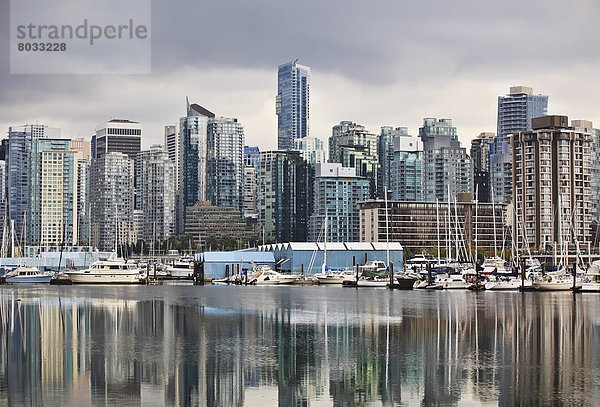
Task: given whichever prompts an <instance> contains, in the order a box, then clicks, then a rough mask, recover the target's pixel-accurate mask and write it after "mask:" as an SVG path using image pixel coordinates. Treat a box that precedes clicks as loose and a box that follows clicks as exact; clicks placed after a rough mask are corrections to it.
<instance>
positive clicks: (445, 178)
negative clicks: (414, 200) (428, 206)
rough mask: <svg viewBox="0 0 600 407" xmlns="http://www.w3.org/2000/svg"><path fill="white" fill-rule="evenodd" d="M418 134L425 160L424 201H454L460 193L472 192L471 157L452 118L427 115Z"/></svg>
mask: <svg viewBox="0 0 600 407" xmlns="http://www.w3.org/2000/svg"><path fill="white" fill-rule="evenodd" d="M419 137H420V138H421V141H422V142H423V156H424V160H425V171H424V184H423V185H424V188H423V194H424V197H423V198H424V200H425V201H432V202H433V201H435V200H438V201H441V202H443V201H448V199H450V201H452V200H454V198H455V197H456V196H457V195H458V194H459V193H465V192H467V193H471V192H472V168H471V160H470V158H469V156H468V155H467V151H466V149H465V148H464V147H462V146H461V144H460V141H459V140H458V133H457V131H456V127H454V126H453V125H452V119H439V120H438V119H436V118H425V119H424V120H423V127H421V128H419Z"/></svg>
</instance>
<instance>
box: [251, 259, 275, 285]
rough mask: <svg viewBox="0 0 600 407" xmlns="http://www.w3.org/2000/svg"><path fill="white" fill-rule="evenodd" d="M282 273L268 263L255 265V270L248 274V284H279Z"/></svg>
mask: <svg viewBox="0 0 600 407" xmlns="http://www.w3.org/2000/svg"><path fill="white" fill-rule="evenodd" d="M279 276H280V274H279V273H278V272H276V271H275V270H273V269H272V268H271V267H270V266H268V265H266V264H261V265H257V266H254V269H253V272H252V274H251V275H249V276H248V284H255V285H278V284H279Z"/></svg>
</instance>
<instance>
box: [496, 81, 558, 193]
mask: <svg viewBox="0 0 600 407" xmlns="http://www.w3.org/2000/svg"><path fill="white" fill-rule="evenodd" d="M547 110H548V96H543V95H534V94H533V89H532V88H529V87H527V86H513V87H511V88H510V93H509V94H508V95H506V96H498V128H497V132H496V138H495V139H494V143H493V146H491V148H490V169H489V171H490V184H491V185H490V186H491V187H492V188H493V189H494V199H495V200H496V202H504V203H510V201H511V196H512V191H513V187H512V155H511V150H510V137H509V136H510V135H511V134H513V133H518V132H520V131H527V130H531V119H533V118H534V117H539V116H544V115H545V114H546V113H547Z"/></svg>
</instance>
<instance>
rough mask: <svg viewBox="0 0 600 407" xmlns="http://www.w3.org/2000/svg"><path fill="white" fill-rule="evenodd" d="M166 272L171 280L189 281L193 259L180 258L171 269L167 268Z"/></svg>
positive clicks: (192, 268)
mask: <svg viewBox="0 0 600 407" xmlns="http://www.w3.org/2000/svg"><path fill="white" fill-rule="evenodd" d="M166 272H167V274H168V275H169V276H171V278H178V279H191V278H192V277H193V275H194V258H193V257H192V256H182V257H180V258H179V259H177V260H176V261H174V262H173V265H172V266H171V267H167V270H166Z"/></svg>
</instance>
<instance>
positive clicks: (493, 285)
mask: <svg viewBox="0 0 600 407" xmlns="http://www.w3.org/2000/svg"><path fill="white" fill-rule="evenodd" d="M521 286H524V287H525V288H529V287H531V280H529V279H525V280H523V281H521V279H520V278H518V277H512V278H499V279H497V280H496V281H488V282H486V283H485V289H486V290H491V291H517V290H519V289H520V288H521Z"/></svg>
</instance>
